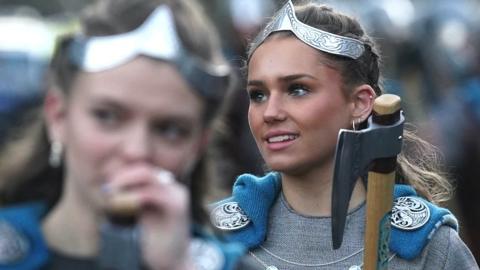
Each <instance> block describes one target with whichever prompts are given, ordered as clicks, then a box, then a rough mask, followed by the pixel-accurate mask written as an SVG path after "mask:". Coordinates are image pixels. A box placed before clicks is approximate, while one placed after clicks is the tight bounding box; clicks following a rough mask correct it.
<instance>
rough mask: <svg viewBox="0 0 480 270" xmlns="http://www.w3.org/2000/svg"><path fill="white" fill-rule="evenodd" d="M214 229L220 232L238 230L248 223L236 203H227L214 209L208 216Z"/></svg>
mask: <svg viewBox="0 0 480 270" xmlns="http://www.w3.org/2000/svg"><path fill="white" fill-rule="evenodd" d="M210 218H211V220H212V223H213V225H214V226H215V227H217V228H218V229H221V230H228V231H232V230H238V229H241V228H243V227H245V226H247V225H248V224H249V223H250V219H249V218H248V216H247V215H246V214H245V213H244V212H243V210H242V208H240V206H239V205H238V203H237V202H227V203H224V204H221V205H219V206H217V207H215V208H214V209H213V210H212V213H211V216H210Z"/></svg>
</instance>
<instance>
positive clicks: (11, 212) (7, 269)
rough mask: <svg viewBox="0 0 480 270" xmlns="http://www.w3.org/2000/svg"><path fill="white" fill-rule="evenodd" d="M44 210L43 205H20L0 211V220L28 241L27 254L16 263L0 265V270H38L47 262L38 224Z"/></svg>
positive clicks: (46, 253) (46, 252)
mask: <svg viewBox="0 0 480 270" xmlns="http://www.w3.org/2000/svg"><path fill="white" fill-rule="evenodd" d="M44 210H45V209H44V207H43V205H42V204H37V203H34V204H22V205H18V206H15V207H9V208H3V209H1V210H0V220H1V221H3V222H7V223H8V224H10V225H11V226H12V227H13V228H15V229H16V230H17V232H18V233H19V234H21V235H23V236H25V237H27V239H28V241H29V250H28V254H27V255H26V256H25V257H24V258H23V259H21V260H19V261H18V262H14V263H10V264H7V265H5V264H0V270H13V269H15V270H31V269H40V267H41V266H43V265H44V264H45V263H46V262H47V260H48V257H49V253H48V249H47V246H46V245H45V241H44V240H43V236H42V232H41V231H40V224H39V220H40V217H41V216H42V215H43V213H44ZM0 241H1V240H0Z"/></svg>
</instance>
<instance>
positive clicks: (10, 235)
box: [0, 220, 30, 264]
mask: <svg viewBox="0 0 480 270" xmlns="http://www.w3.org/2000/svg"><path fill="white" fill-rule="evenodd" d="M29 248H30V244H29V242H28V241H27V239H26V237H25V236H24V235H22V234H20V233H19V232H18V231H17V230H16V229H15V228H14V227H12V226H11V225H10V224H9V223H7V222H5V221H2V220H0V264H9V263H14V262H17V261H19V260H21V259H23V258H24V257H25V256H26V255H27V253H28V250H29Z"/></svg>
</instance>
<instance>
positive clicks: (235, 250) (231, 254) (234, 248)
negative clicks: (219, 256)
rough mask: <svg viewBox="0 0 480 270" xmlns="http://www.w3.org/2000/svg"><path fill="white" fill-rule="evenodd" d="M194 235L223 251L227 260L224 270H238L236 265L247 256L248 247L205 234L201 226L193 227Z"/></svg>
mask: <svg viewBox="0 0 480 270" xmlns="http://www.w3.org/2000/svg"><path fill="white" fill-rule="evenodd" d="M193 235H194V236H195V237H199V238H202V239H204V240H205V241H208V242H210V243H212V244H214V245H215V246H216V247H217V248H219V249H220V250H221V251H222V253H223V256H224V258H225V263H224V265H223V268H222V270H232V269H236V265H237V264H238V262H239V260H240V259H241V258H242V257H243V256H244V255H245V253H246V251H247V249H246V247H245V246H244V245H243V244H241V243H239V242H224V241H220V240H219V239H217V238H216V237H215V236H214V235H211V234H209V233H207V232H205V230H203V229H202V228H201V227H200V226H197V225H194V226H193Z"/></svg>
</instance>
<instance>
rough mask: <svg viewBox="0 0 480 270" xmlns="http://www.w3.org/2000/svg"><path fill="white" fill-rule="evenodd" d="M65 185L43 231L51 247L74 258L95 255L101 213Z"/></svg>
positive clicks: (44, 223) (43, 226) (46, 219)
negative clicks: (94, 210) (96, 212)
mask: <svg viewBox="0 0 480 270" xmlns="http://www.w3.org/2000/svg"><path fill="white" fill-rule="evenodd" d="M68 183H69V182H66V186H65V188H64V192H63V194H62V197H61V199H60V201H59V202H58V203H57V205H56V206H55V207H54V208H53V209H52V211H51V212H50V213H49V214H48V215H47V216H46V217H45V219H44V222H43V224H42V230H43V233H44V235H45V239H46V241H47V243H48V246H49V248H51V249H54V250H56V251H58V252H59V253H61V254H65V255H68V256H73V257H94V256H95V255H96V254H97V252H98V238H99V237H98V223H99V216H98V215H97V214H95V213H94V212H93V211H92V210H91V209H90V208H89V207H88V205H87V204H86V203H85V202H84V201H82V199H81V198H79V197H78V194H77V193H76V192H72V190H73V189H72V188H69V187H68Z"/></svg>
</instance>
